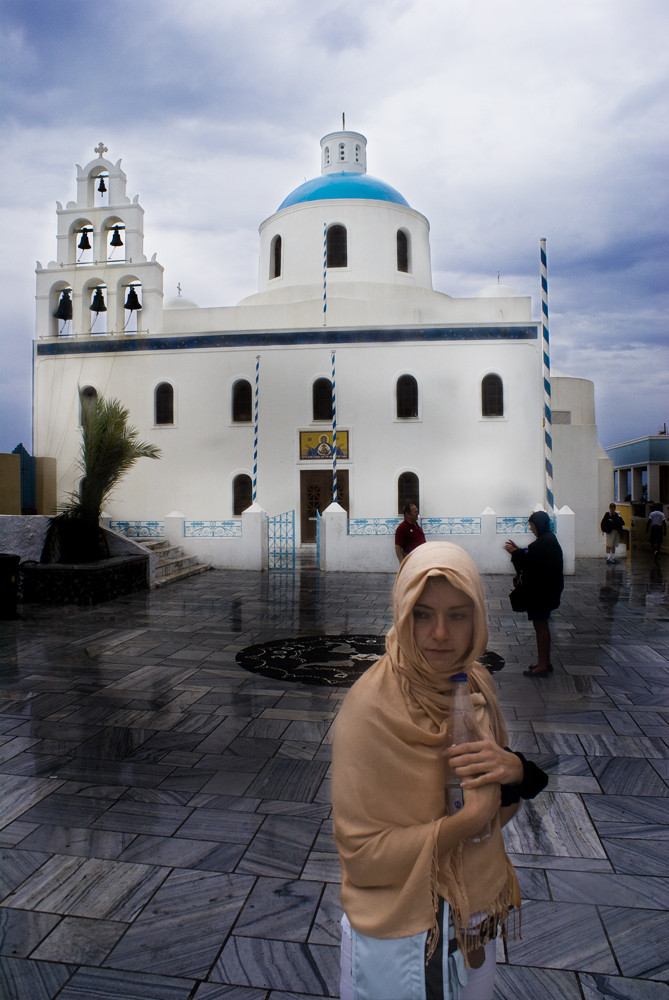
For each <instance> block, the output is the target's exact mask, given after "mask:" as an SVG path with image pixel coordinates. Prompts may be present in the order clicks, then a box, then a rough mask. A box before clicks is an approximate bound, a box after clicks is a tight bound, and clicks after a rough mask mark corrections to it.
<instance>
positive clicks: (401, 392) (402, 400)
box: [397, 375, 418, 420]
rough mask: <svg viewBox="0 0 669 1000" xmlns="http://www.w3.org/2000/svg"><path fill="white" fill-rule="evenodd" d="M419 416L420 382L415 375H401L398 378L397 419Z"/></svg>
mask: <svg viewBox="0 0 669 1000" xmlns="http://www.w3.org/2000/svg"><path fill="white" fill-rule="evenodd" d="M417 416H418V382H416V379H415V378H414V377H413V375H400V377H399V378H398V380H397V419H398V420H408V419H409V418H411V417H417Z"/></svg>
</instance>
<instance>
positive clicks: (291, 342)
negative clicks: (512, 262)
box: [35, 323, 538, 355]
mask: <svg viewBox="0 0 669 1000" xmlns="http://www.w3.org/2000/svg"><path fill="white" fill-rule="evenodd" d="M537 339H538V326H537V324H536V323H529V324H523V323H518V324H514V323H509V324H505V325H500V326H497V325H493V326H443V327H442V326H426V327H419V326H407V327H400V328H397V327H392V328H383V327H371V328H368V329H353V330H351V329H345V328H343V329H327V330H323V329H322V328H321V329H318V330H281V331H267V332H257V331H253V332H247V331H240V332H239V333H208V334H207V333H194V334H172V335H169V334H165V335H162V336H152V337H126V338H124V339H120V338H119V337H116V336H111V335H110V336H109V338H107V337H104V338H96V339H91V340H84V339H83V338H77V337H74V338H73V337H67V338H61V340H60V341H58V340H55V341H50V342H48V343H45V342H41V343H38V344H36V347H35V350H36V353H37V354H38V355H57V354H108V353H112V354H120V353H122V352H123V353H125V352H128V351H183V350H190V351H193V350H201V349H204V350H211V349H212V348H221V347H233V348H236V349H238V348H240V347H244V348H251V349H257V348H262V347H284V346H300V347H302V346H311V345H313V344H317V345H318V346H323V345H324V344H341V345H344V344H401V343H426V344H429V343H440V342H458V341H463V342H465V343H466V342H468V341H491V340H493V341H495V340H496V341H505V340H517V341H522V340H537Z"/></svg>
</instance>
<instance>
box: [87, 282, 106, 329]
mask: <svg viewBox="0 0 669 1000" xmlns="http://www.w3.org/2000/svg"><path fill="white" fill-rule="evenodd" d="M83 302H84V318H83V323H84V326H85V327H86V330H85V332H86V333H90V334H91V335H92V336H97V335H99V334H101V333H107V286H106V284H105V283H104V281H100V280H97V281H96V280H93V281H90V282H88V284H87V285H86V287H85V288H84V295H83Z"/></svg>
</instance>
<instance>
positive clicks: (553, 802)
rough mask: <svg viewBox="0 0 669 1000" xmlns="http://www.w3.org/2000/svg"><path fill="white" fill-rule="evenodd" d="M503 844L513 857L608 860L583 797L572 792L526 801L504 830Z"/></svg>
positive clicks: (542, 795) (546, 794) (543, 794)
mask: <svg viewBox="0 0 669 1000" xmlns="http://www.w3.org/2000/svg"><path fill="white" fill-rule="evenodd" d="M504 841H505V843H506V847H507V851H510V852H513V853H514V854H544V855H556V856H558V857H560V856H568V857H588V858H604V857H605V854H604V851H603V849H602V846H601V844H600V842H599V838H598V837H597V834H596V832H595V829H594V827H593V825H592V822H591V820H590V818H589V816H588V814H587V813H586V811H585V809H584V808H583V804H582V802H581V799H580V797H579V796H578V795H572V794H569V793H553V792H543V793H542V794H541V795H540V796H538V797H537V798H536V799H532V800H530V801H529V802H525V803H524V804H523V808H522V809H521V810H519V812H518V813H517V814H516V816H514V818H513V819H512V820H511V822H510V823H508V824H507V826H506V827H505V828H504Z"/></svg>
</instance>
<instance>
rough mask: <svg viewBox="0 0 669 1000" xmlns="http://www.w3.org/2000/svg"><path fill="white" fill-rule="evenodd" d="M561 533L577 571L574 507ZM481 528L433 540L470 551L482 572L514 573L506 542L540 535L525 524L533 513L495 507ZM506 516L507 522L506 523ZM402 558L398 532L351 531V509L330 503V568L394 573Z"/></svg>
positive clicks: (568, 569)
mask: <svg viewBox="0 0 669 1000" xmlns="http://www.w3.org/2000/svg"><path fill="white" fill-rule="evenodd" d="M555 518H556V524H557V537H558V540H559V542H560V545H561V547H562V553H563V556H564V571H565V573H566V574H567V575H573V573H574V569H575V517H574V512H573V511H572V510H571V509H570V508H569V507H562V508H561V509H560V510H559V511H558V512H557V513H556V515H555ZM480 522H481V530H480V532H477V533H476V534H460V533H449V534H439V535H432V534H430V533H429V532H426V535H425V537H426V538H427V541H428V542H435V541H449V542H453V543H454V544H455V545H459V546H460V547H461V548H463V549H465V551H466V552H468V553H469V554H470V556H471V557H472V559H473V560H474V562H475V563H476V565H477V566H478V568H479V571H480V572H481V573H511V572H512V565H511V557H510V556H509V554H508V553H507V552H505V551H504V542H505V541H506V540H507V538H508V537H511V536H512V537H513V540H514V541H515V543H516V545H520V546H522V547H525V546H527V545H529V544H530V542H533V541H534V536H533V535H532V533H531V532H529V531H526V530H525V526H526V525H527V519H526V518H525V517H523V518H516V519H514V518H503V519H501V518H500V519H498V516H497V515H496V514H495V513H494V512H493V511H490V510H486V511H485V512H484V513H483V514H481V515H480ZM500 522H501V523H500ZM397 567H398V562H397V556H396V555H395V542H394V538H393V536H392V535H388V534H385V535H371V534H370V535H349V534H348V523H347V517H346V511H345V510H344V509H343V508H342V507H340V506H339V505H338V504H334V503H333V504H330V506H329V507H328V508H327V509H326V510H325V511H324V513H323V515H322V518H321V528H320V568H321V569H322V570H325V571H326V572H353V573H355V572H360V573H394V572H395V571H396V570H397Z"/></svg>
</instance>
